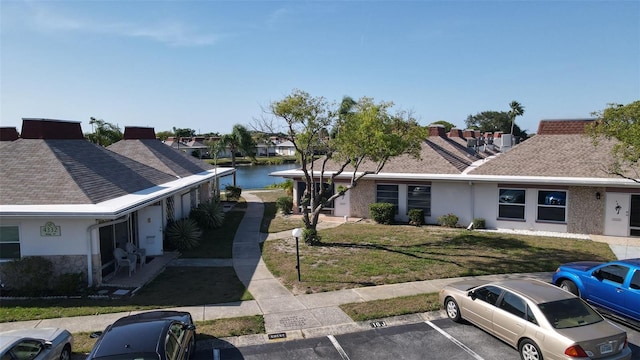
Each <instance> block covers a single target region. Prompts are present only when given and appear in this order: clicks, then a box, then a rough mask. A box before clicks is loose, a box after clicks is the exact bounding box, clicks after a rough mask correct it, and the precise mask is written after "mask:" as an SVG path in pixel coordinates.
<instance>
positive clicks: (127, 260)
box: [113, 248, 137, 276]
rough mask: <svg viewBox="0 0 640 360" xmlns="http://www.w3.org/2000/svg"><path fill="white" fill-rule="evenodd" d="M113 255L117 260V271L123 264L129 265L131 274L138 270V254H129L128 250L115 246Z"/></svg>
mask: <svg viewBox="0 0 640 360" xmlns="http://www.w3.org/2000/svg"><path fill="white" fill-rule="evenodd" d="M113 257H114V258H115V261H116V273H117V272H118V270H119V269H120V268H121V267H122V266H127V267H128V268H129V276H131V273H132V272H135V271H136V260H137V258H136V256H135V255H132V254H127V252H126V251H124V250H122V249H120V248H115V249H113Z"/></svg>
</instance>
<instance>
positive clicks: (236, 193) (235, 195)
mask: <svg viewBox="0 0 640 360" xmlns="http://www.w3.org/2000/svg"><path fill="white" fill-rule="evenodd" d="M224 191H225V195H226V196H227V201H238V200H240V195H241V194H242V188H240V187H238V186H233V185H227V187H225V188H224Z"/></svg>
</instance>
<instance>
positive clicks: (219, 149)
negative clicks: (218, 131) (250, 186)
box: [205, 138, 227, 198]
mask: <svg viewBox="0 0 640 360" xmlns="http://www.w3.org/2000/svg"><path fill="white" fill-rule="evenodd" d="M205 145H207V146H208V147H209V154H210V155H211V157H212V158H213V166H215V167H218V156H219V155H220V153H224V152H225V150H226V149H227V144H225V142H224V141H223V140H222V138H220V139H217V140H207V141H205ZM214 181H215V184H214V197H215V198H218V197H219V196H220V178H219V177H217V176H216V178H215V180H214Z"/></svg>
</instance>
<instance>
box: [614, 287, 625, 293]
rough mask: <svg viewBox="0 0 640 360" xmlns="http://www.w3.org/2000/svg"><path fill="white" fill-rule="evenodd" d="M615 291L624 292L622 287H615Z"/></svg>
mask: <svg viewBox="0 0 640 360" xmlns="http://www.w3.org/2000/svg"><path fill="white" fill-rule="evenodd" d="M616 292H617V293H621V292H624V289H621V288H616Z"/></svg>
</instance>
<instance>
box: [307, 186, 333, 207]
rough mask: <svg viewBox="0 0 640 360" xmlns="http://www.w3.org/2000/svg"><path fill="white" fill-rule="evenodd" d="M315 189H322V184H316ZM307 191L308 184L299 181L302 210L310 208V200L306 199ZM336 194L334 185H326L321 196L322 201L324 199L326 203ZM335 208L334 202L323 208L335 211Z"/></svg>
mask: <svg viewBox="0 0 640 360" xmlns="http://www.w3.org/2000/svg"><path fill="white" fill-rule="evenodd" d="M314 187H315V189H316V191H317V190H318V189H320V183H319V182H317V183H315V184H314ZM306 189H307V184H306V183H305V182H304V181H299V182H298V206H299V207H300V208H301V209H302V207H303V206H307V207H308V206H309V203H310V202H311V200H310V198H309V197H308V196H307V197H304V192H305V190H306ZM334 193H335V191H334V184H329V183H324V184H323V186H322V193H321V194H320V199H322V200H323V201H326V200H327V199H328V198H330V197H331V196H332V195H333V194H334ZM333 206H334V201H333V200H332V201H331V202H329V203H326V204H324V205H323V207H324V208H325V209H333Z"/></svg>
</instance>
